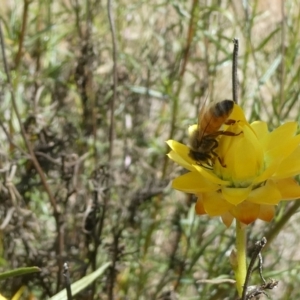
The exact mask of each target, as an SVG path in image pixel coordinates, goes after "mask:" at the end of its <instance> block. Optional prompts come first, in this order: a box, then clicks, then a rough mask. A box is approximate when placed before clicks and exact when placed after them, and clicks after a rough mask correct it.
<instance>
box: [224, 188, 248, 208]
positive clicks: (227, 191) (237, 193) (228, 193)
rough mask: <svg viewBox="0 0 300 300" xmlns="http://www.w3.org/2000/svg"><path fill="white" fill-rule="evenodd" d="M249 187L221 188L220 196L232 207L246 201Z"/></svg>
mask: <svg viewBox="0 0 300 300" xmlns="http://www.w3.org/2000/svg"><path fill="white" fill-rule="evenodd" d="M251 188H252V187H251V186H249V187H247V188H227V187H222V196H223V197H224V199H225V200H227V201H228V202H229V203H231V204H233V205H238V204H239V203H241V202H243V201H244V200H246V199H247V197H248V195H249V194H250V192H251Z"/></svg>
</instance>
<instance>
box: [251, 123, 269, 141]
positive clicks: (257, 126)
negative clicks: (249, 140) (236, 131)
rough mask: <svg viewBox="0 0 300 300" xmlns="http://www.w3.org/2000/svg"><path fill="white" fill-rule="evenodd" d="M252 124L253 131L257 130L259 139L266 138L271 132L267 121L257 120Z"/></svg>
mask: <svg viewBox="0 0 300 300" xmlns="http://www.w3.org/2000/svg"><path fill="white" fill-rule="evenodd" d="M250 126H251V128H252V129H253V131H254V132H255V134H256V136H257V139H258V140H259V141H260V140H262V139H264V138H266V136H267V135H268V134H269V131H268V125H267V123H265V122H261V121H255V122H253V123H251V125H250Z"/></svg>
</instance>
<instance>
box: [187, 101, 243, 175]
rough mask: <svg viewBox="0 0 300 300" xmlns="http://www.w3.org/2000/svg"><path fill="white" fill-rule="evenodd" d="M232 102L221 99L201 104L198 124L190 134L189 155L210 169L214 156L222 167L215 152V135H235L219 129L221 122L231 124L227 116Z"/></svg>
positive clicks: (231, 121)
mask: <svg viewBox="0 0 300 300" xmlns="http://www.w3.org/2000/svg"><path fill="white" fill-rule="evenodd" d="M233 106H234V102H233V101H232V100H223V101H221V102H218V103H216V104H213V105H211V106H208V107H205V106H203V107H202V109H201V110H200V112H199V116H198V125H197V129H195V130H194V131H193V132H192V134H191V136H190V142H189V146H190V153H189V155H190V157H191V158H192V159H194V160H195V161H196V162H197V163H198V164H199V165H201V166H203V167H206V168H209V169H212V166H213V162H214V159H215V158H218V160H219V162H220V164H221V165H222V167H224V168H225V167H226V165H224V164H223V162H222V160H221V158H220V157H219V156H218V154H217V153H216V152H215V150H216V148H217V147H218V145H219V142H218V140H217V137H218V136H219V135H227V136H237V135H239V134H241V132H240V133H238V134H236V133H233V132H230V131H225V130H220V128H221V126H222V125H223V124H227V125H230V124H233V123H234V122H235V121H234V120H229V119H228V118H229V116H230V114H231V112H232V110H233Z"/></svg>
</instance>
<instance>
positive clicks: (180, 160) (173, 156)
mask: <svg viewBox="0 0 300 300" xmlns="http://www.w3.org/2000/svg"><path fill="white" fill-rule="evenodd" d="M167 156H168V157H169V158H170V159H171V160H173V161H175V162H176V163H178V164H179V165H180V166H182V167H183V168H185V169H187V170H189V171H195V168H194V167H193V166H192V165H191V162H188V161H186V159H184V158H183V157H182V156H180V155H179V154H178V153H176V152H174V151H171V152H169V153H168V154H167Z"/></svg>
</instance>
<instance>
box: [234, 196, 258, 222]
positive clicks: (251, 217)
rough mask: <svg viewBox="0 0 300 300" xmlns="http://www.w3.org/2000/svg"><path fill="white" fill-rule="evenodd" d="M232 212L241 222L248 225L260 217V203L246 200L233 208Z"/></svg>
mask: <svg viewBox="0 0 300 300" xmlns="http://www.w3.org/2000/svg"><path fill="white" fill-rule="evenodd" d="M230 212H231V213H232V215H233V216H234V217H235V218H236V219H238V220H239V221H240V222H242V223H244V224H246V225H248V224H250V223H252V222H253V221H255V220H256V219H257V218H258V216H259V212H260V205H259V204H255V203H251V202H248V201H244V202H242V203H240V204H239V205H238V206H236V207H234V208H233V209H231V210H230Z"/></svg>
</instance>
